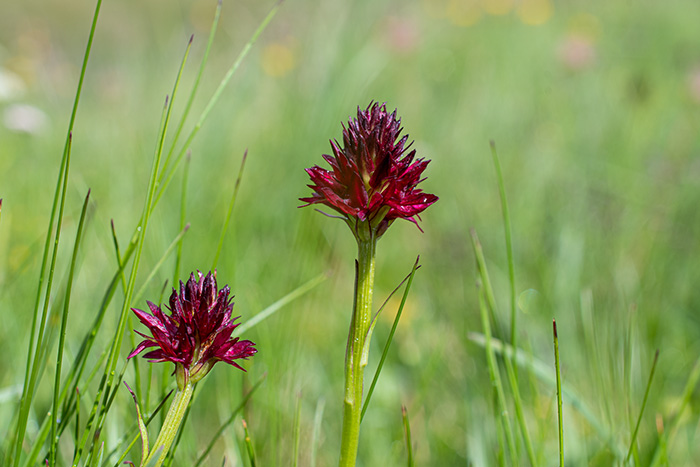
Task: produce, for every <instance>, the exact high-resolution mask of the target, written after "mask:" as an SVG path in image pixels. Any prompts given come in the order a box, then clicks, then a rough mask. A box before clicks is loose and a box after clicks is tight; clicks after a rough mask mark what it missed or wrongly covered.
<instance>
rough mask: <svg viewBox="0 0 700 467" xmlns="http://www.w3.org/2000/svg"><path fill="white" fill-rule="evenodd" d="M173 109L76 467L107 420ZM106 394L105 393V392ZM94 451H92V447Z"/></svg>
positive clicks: (163, 128) (162, 132)
mask: <svg viewBox="0 0 700 467" xmlns="http://www.w3.org/2000/svg"><path fill="white" fill-rule="evenodd" d="M188 53H189V44H188V46H187V52H186V53H185V59H186V58H187V55H188ZM183 67H184V61H183V64H182V65H181V67H180V73H178V78H177V79H176V84H175V89H177V83H178V82H179V79H180V76H181V74H182V68H183ZM171 109H172V101H171V100H170V99H168V98H167V97H166V99H165V105H164V108H163V115H162V118H161V124H160V130H159V137H158V144H157V145H156V151H155V156H154V161H153V166H152V168H151V176H150V181H149V184H148V192H147V193H148V194H147V197H146V200H145V203H144V208H143V212H142V214H141V220H140V222H139V227H137V235H136V237H137V240H136V250H135V253H134V254H135V256H134V261H133V263H132V265H131V272H130V275H129V282H128V284H127V288H126V291H125V293H124V302H123V305H122V309H121V313H120V315H119V322H118V324H117V330H116V336H115V339H114V340H113V342H112V347H111V349H110V353H109V356H108V359H107V365H106V366H105V371H104V374H103V377H102V380H101V381H100V385H99V387H98V390H97V394H96V396H95V400H94V402H93V407H92V410H91V412H90V417H89V418H88V422H87V425H86V427H85V430H84V431H83V437H82V438H81V440H80V443H79V448H78V451H77V458H76V459H74V460H73V467H77V465H78V463H79V461H80V459H81V458H82V453H83V452H84V449H85V447H86V444H87V441H88V439H89V436H90V433H96V436H94V437H93V440H92V443H93V444H92V446H93V447H94V445H95V442H96V441H98V439H99V433H100V432H101V429H102V426H103V423H104V415H105V413H104V412H103V411H101V410H99V409H100V406H103V407H104V406H106V405H107V402H108V401H109V397H110V392H111V390H112V385H113V380H114V375H115V373H114V372H115V370H116V365H117V360H118V358H119V351H120V349H121V341H122V337H123V335H124V328H125V327H126V322H127V319H126V317H127V313H128V310H129V305H130V303H131V296H132V294H133V290H134V287H135V284H136V275H137V273H138V267H139V263H140V260H141V253H142V251H143V244H144V239H145V236H146V231H147V228H148V221H149V219H150V215H151V212H152V209H153V199H154V195H155V190H156V180H157V176H158V167H159V166H160V159H161V156H162V154H163V142H164V140H165V135H166V133H167V128H168V121H169V116H170V110H171ZM103 393H104V394H103ZM100 399H102V403H100ZM98 413H99V418H98V419H97V423H96V425H95V426H93V423H95V417H97V416H98ZM91 451H92V450H91Z"/></svg>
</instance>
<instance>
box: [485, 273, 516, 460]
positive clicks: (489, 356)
mask: <svg viewBox="0 0 700 467" xmlns="http://www.w3.org/2000/svg"><path fill="white" fill-rule="evenodd" d="M477 288H478V289H479V310H480V312H481V325H482V326H483V329H484V336H485V337H486V362H487V366H488V368H489V377H490V379H491V386H492V387H493V388H494V391H495V392H496V394H495V395H496V404H497V406H498V413H499V414H500V416H499V417H498V419H499V422H500V423H499V424H500V425H501V427H502V428H503V430H504V432H505V438H506V444H507V446H508V453H509V454H510V460H511V464H513V465H517V463H518V453H517V451H516V449H515V440H514V439H513V428H512V427H511V424H510V417H509V416H508V405H507V404H506V397H505V393H504V391H503V384H502V382H501V374H500V371H499V369H498V363H497V362H496V356H495V354H494V352H493V348H492V346H491V324H490V323H489V315H488V310H487V306H486V299H485V297H484V288H483V286H482V285H481V280H478V281H477Z"/></svg>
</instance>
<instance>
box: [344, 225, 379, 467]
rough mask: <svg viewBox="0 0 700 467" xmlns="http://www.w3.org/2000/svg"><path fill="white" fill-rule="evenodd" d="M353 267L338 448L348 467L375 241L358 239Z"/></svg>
mask: <svg viewBox="0 0 700 467" xmlns="http://www.w3.org/2000/svg"><path fill="white" fill-rule="evenodd" d="M357 246H358V253H357V262H356V264H355V268H356V269H355V302H354V306H353V313H352V321H351V323H350V332H349V333H348V346H347V349H346V351H345V401H344V410H343V434H342V438H341V445H340V464H339V465H340V466H341V467H343V466H347V467H352V466H354V465H355V461H356V459H357V447H358V444H359V440H360V420H361V413H362V389H363V377H364V369H365V366H366V365H367V359H366V358H363V355H364V354H365V352H364V350H365V345H366V342H365V341H366V337H367V332H368V331H369V326H370V323H371V320H372V294H373V291H374V258H375V252H376V247H377V240H376V238H374V236H371V237H370V239H369V240H362V239H358V241H357Z"/></svg>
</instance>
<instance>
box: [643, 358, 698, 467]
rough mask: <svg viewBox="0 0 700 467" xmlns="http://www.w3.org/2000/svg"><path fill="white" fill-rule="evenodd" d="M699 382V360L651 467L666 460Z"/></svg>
mask: <svg viewBox="0 0 700 467" xmlns="http://www.w3.org/2000/svg"><path fill="white" fill-rule="evenodd" d="M699 380H700V358H698V359H697V360H696V361H695V365H694V366H693V369H692V370H691V372H690V375H689V376H688V381H687V382H686V384H685V388H684V389H683V396H682V397H681V404H680V407H679V408H678V411H677V412H676V415H675V417H674V418H673V421H671V423H670V424H669V426H668V428H665V429H664V431H663V434H662V435H661V436H660V438H659V441H658V444H657V446H656V450H655V452H654V458H653V460H652V462H651V464H650V466H651V467H656V466H658V465H659V464H660V463H661V461H662V460H663V459H665V458H667V457H668V456H667V452H666V451H667V449H668V448H669V446H670V445H671V442H672V441H673V437H674V436H675V434H676V431H678V428H679V427H680V423H681V419H682V418H683V412H685V409H686V407H687V406H688V404H689V403H690V399H691V398H692V397H693V392H694V391H695V388H696V387H697V385H698V381H699Z"/></svg>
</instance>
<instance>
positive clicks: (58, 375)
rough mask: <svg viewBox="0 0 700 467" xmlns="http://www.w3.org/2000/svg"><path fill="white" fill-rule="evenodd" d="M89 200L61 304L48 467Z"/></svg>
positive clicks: (52, 458)
mask: <svg viewBox="0 0 700 467" xmlns="http://www.w3.org/2000/svg"><path fill="white" fill-rule="evenodd" d="M89 200H90V190H88V193H87V196H85V202H84V203H83V210H82V211H81V213H80V220H79V221H78V232H77V233H76V234H75V244H74V246H73V256H72V257H71V262H70V271H69V273H68V284H67V285H66V293H65V302H64V304H63V316H62V317H61V332H60V334H59V338H58V350H57V351H56V352H57V353H56V376H55V380H54V386H53V405H52V407H53V408H52V409H51V438H50V439H51V442H50V443H49V465H56V449H57V446H58V438H57V436H56V419H57V418H58V404H59V399H58V396H59V390H60V387H61V369H62V368H63V348H64V346H65V343H66V326H67V324H68V310H69V309H70V296H71V291H72V289H73V277H74V275H75V264H76V262H77V259H78V250H79V248H80V240H81V238H82V235H83V226H84V225H85V215H86V213H87V207H88V201H89Z"/></svg>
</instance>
